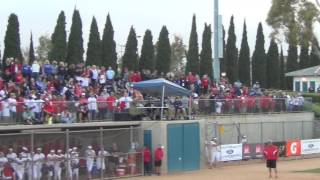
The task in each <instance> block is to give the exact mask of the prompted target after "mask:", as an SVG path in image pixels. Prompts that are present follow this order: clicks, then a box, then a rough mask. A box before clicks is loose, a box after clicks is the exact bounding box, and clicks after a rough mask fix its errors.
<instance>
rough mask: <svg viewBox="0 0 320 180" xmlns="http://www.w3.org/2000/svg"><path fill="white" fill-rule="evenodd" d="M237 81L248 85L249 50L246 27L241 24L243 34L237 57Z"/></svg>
mask: <svg viewBox="0 0 320 180" xmlns="http://www.w3.org/2000/svg"><path fill="white" fill-rule="evenodd" d="M239 80H240V82H242V83H244V84H245V85H247V86H249V85H250V48H249V44H248V37H247V25H246V22H244V24H243V34H242V41H241V49H240V55H239Z"/></svg>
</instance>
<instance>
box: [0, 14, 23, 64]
mask: <svg viewBox="0 0 320 180" xmlns="http://www.w3.org/2000/svg"><path fill="white" fill-rule="evenodd" d="M9 57H14V58H18V59H19V61H20V62H22V53H21V48H20V34H19V21H18V16H17V15H16V14H10V16H9V19H8V26H7V31H6V36H5V37H4V53H3V61H5V59H7V58H9Z"/></svg>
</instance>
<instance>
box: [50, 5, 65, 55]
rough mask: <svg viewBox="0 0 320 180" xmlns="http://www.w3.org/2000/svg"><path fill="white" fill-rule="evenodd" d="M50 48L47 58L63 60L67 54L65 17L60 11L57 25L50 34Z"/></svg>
mask: <svg viewBox="0 0 320 180" xmlns="http://www.w3.org/2000/svg"><path fill="white" fill-rule="evenodd" d="M51 43H52V49H51V50H50V52H49V60H51V61H52V60H57V61H65V60H66V56H67V33H66V17H65V15H64V11H61V12H60V14H59V17H58V20H57V25H56V27H55V28H54V32H53V34H52V35H51Z"/></svg>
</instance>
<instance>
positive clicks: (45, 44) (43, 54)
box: [36, 35, 52, 61]
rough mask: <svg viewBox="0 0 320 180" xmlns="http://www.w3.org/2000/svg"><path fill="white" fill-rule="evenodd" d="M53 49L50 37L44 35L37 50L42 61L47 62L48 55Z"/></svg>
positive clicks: (40, 38)
mask: <svg viewBox="0 0 320 180" xmlns="http://www.w3.org/2000/svg"><path fill="white" fill-rule="evenodd" d="M51 47H52V45H51V40H50V37H49V36H48V35H43V36H40V37H39V45H38V47H37V48H36V49H37V50H36V52H37V55H38V59H39V60H40V61H45V60H47V59H48V54H49V51H50V49H51Z"/></svg>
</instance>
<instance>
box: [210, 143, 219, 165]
mask: <svg viewBox="0 0 320 180" xmlns="http://www.w3.org/2000/svg"><path fill="white" fill-rule="evenodd" d="M219 152H220V146H219V144H218V140H217V138H213V139H212V140H211V141H210V168H212V167H216V165H217V162H218V161H219V159H220V157H219V156H220V154H219Z"/></svg>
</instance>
